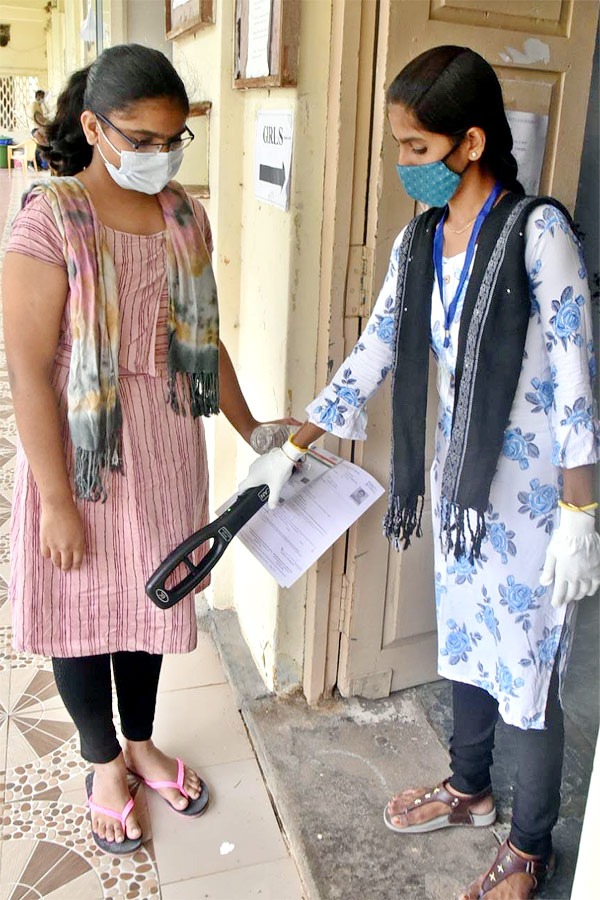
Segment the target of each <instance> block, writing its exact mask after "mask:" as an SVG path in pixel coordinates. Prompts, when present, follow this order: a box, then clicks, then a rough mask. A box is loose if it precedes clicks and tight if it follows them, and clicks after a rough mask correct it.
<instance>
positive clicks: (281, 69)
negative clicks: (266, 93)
mask: <svg viewBox="0 0 600 900" xmlns="http://www.w3.org/2000/svg"><path fill="white" fill-rule="evenodd" d="M299 31H300V0H236V10H235V55H234V72H233V86H234V88H238V89H242V90H245V89H248V88H265V87H269V88H270V87H288V86H293V85H295V84H296V83H297V79H298V46H299Z"/></svg>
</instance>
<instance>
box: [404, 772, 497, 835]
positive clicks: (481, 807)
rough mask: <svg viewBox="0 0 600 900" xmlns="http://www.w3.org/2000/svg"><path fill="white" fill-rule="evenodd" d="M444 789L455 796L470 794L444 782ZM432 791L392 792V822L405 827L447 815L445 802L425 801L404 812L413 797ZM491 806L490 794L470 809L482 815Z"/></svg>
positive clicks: (491, 798)
mask: <svg viewBox="0 0 600 900" xmlns="http://www.w3.org/2000/svg"><path fill="white" fill-rule="evenodd" d="M446 790H447V791H448V793H449V794H452V795H453V796H455V797H469V796H471V795H470V794H461V793H460V791H455V790H454V788H452V787H450V784H448V783H446ZM434 791H435V788H414V789H410V790H406V791H403V792H402V793H401V794H394V796H393V797H392V799H391V800H390V802H389V803H388V812H389V814H390V818H391V822H392V824H393V825H396V826H397V827H398V828H405V827H406V826H407V825H420V824H421V823H422V822H430V821H431V819H435V818H437V816H445V815H447V814H448V813H449V812H450V807H449V806H448V804H446V803H426V804H424V805H423V806H422V807H420V808H419V809H414V810H412V811H411V812H409V813H405V812H404V810H405V809H407V808H408V807H409V806H412V804H413V803H414V801H415V797H418V796H419V794H421V795H423V794H425V795H426V794H433V793H434ZM427 799H429V798H427ZM493 808H494V798H493V797H492V795H491V794H490V795H489V796H488V797H484V798H483V800H479V801H478V802H477V803H474V804H473V806H471V807H470V810H471V812H473V813H475V814H476V815H482V814H485V813H489V812H491V811H492V809H493Z"/></svg>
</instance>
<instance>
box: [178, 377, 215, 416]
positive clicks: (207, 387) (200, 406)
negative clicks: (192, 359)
mask: <svg viewBox="0 0 600 900" xmlns="http://www.w3.org/2000/svg"><path fill="white" fill-rule="evenodd" d="M178 375H179V376H181V381H180V379H179V378H178ZM181 382H183V384H184V385H186V384H187V393H188V398H187V402H185V401H184V402H182V401H181V399H180V395H179V392H178V385H179V384H180V383H181ZM168 400H169V403H170V405H171V408H172V409H173V411H174V412H176V413H177V414H178V415H184V416H185V415H186V410H187V409H189V411H190V413H191V415H192V418H194V419H196V418H198V416H211V415H213V414H216V413H218V412H219V377H218V375H217V373H216V372H200V373H196V372H170V373H169V397H168Z"/></svg>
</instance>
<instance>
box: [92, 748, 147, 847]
mask: <svg viewBox="0 0 600 900" xmlns="http://www.w3.org/2000/svg"><path fill="white" fill-rule="evenodd" d="M92 797H93V800H94V803H97V804H98V806H104V807H105V808H107V809H112V810H114V811H115V812H121V810H122V809H123V808H124V807H125V806H126V804H127V803H128V802H129V799H130V797H131V794H130V792H129V785H128V784H127V769H126V768H125V760H124V759H123V754H122V753H120V754H119V755H118V756H117V758H116V759H113V761H112V762H109V763H103V764H101V765H100V764H97V765H95V766H94V786H93V794H92ZM92 829H93V831H94V832H95V833H96V834H97V835H98V837H99V838H103V840H105V841H111V842H112V841H116V842H117V843H118V844H121V843H123V841H124V840H125V834H124V833H123V829H122V827H121V823H120V822H118V821H117V820H116V819H111V818H110V817H109V816H103V815H102V814H101V813H96V812H92ZM125 829H126V833H127V837H128V838H132V839H134V840H135V839H136V838H139V837H141V836H142V829H141V828H140V825H139V822H138V820H137V817H136V814H135V808H134V809H132V810H131V812H130V813H129V815H128V817H127V820H126V822H125Z"/></svg>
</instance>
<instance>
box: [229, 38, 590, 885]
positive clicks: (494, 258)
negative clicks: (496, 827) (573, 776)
mask: <svg viewBox="0 0 600 900" xmlns="http://www.w3.org/2000/svg"><path fill="white" fill-rule="evenodd" d="M388 114H389V120H390V124H391V128H392V132H393V134H394V137H395V139H396V140H397V142H398V145H399V166H398V170H399V174H400V177H401V179H402V181H403V183H404V185H405V187H406V188H407V190H408V192H409V193H410V194H411V196H413V197H415V199H421V200H423V201H425V202H427V203H428V204H429V205H430V206H432V207H436V206H440V207H443V206H445V205H446V204H447V205H446V206H445V213H444V214H443V215H442V214H441V211H436V210H435V209H431V210H430V211H429V212H427V213H425V214H424V215H423V216H420V217H418V218H417V219H415V220H413V221H412V222H411V223H409V225H408V226H407V227H406V228H405V229H404V230H403V231H402V232H401V233H400V234H399V236H398V238H397V240H396V242H395V243H394V246H393V249H392V254H391V259H390V265H389V269H388V273H387V276H386V279H385V282H384V285H383V288H382V291H381V293H380V295H379V298H378V300H377V302H376V305H375V308H374V310H373V314H372V316H371V317H370V319H369V322H368V324H367V327H366V329H365V331H364V333H363V335H362V337H361V338H360V340H359V341H358V343H357V345H356V346H355V347H354V349H353V351H352V353H351V354H350V356H349V357H348V358H347V359H346V360H345V362H344V363H343V365H342V366H341V367H340V369H339V370H338V372H337V373H336V374H335V375H334V377H333V379H332V381H331V383H330V384H329V385H328V386H327V387H326V388H325V389H324V390H323V391H322V392H321V394H320V395H319V396H318V397H317V398H316V399H315V400H314V401H313V402H312V403H311V404H310V405H309V407H308V408H307V411H308V416H309V421H308V422H307V423H305V425H303V426H302V428H301V429H300V430H299V431H298V433H297V434H296V435H295V436H294V437H293V438H292V439H291V442H290V444H289V445H288V446H284V448H282V449H281V450H277V451H272V452H271V454H269V456H267V457H264V458H262V459H261V460H258V461H256V462H255V463H254V464H253V466H252V469H251V472H250V475H249V477H248V479H247V480H246V482H244V484H243V486H248V485H250V484H252V483H268V484H269V486H270V488H271V493H272V496H271V502H273V503H274V502H276V498H277V495H278V492H279V490H280V486H281V484H283V483H285V481H286V479H287V478H288V477H289V474H290V472H291V469H292V467H293V465H294V463H295V462H297V461H299V460H300V459H301V458H302V455H303V448H305V447H307V446H308V445H309V444H310V443H311V442H312V441H314V440H315V439H316V438H317V437H318V436H319V435H320V434H322V433H323V432H324V431H328V432H331V433H333V434H336V435H338V436H339V437H343V438H350V439H354V440H362V439H365V438H366V430H365V426H366V421H367V417H366V411H365V404H366V402H367V401H368V399H369V397H371V396H372V395H373V394H374V393H375V391H376V390H377V388H378V387H379V386H380V385H381V384H382V382H383V381H384V379H385V378H386V376H387V374H388V373H389V372H390V370H392V371H393V374H394V385H393V390H394V405H393V409H392V420H393V421H392V424H393V428H392V432H393V435H394V445H393V452H392V479H391V485H390V493H391V499H390V506H389V510H388V515H387V517H386V520H385V530H386V534H387V535H388V537H390V538H392V539H393V540H394V542H395V543H396V544H402V543H404V546H405V549H406V547H407V546H408V543H409V542H410V537H411V536H412V535H413V534H415V533H416V534H418V523H419V506H418V502H419V500H420V501H421V503H422V488H421V486H419V485H415V487H414V492H413V496H412V498H411V496H410V494H409V493H405V494H404V498H406V497H408V500H406V499H405V500H404V506H402V502H401V501H402V499H403V495H401V494H399V493H398V491H396V497H394V490H395V489H397V485H398V479H399V475H400V476H402V474H403V467H404V471H406V470H408V471H409V473H410V471H411V463H412V460H410V459H408V460H407V459H403V458H402V453H403V452H404V454H405V455H407V456H409V457H410V456H411V454H418V452H419V446H418V441H416V440H413V441H412V443H411V442H410V441H407V440H405V438H404V435H406V434H409V435H410V436H411V437H412V438H415V435H416V436H417V437H418V436H419V434H421V436H422V440H423V441H424V429H423V427H422V422H421V425H420V428H421V431H420V432H419V431H418V430H417V431H415V429H414V427H413V426H414V422H412V423H411V422H410V421H407V417H408V418H410V411H411V405H410V404H411V401H412V397H411V394H410V389H409V391H408V392H406V391H405V393H404V399H405V405H406V409H404V408H398V407H397V405H396V401H397V397H398V385H400V389H402V380H403V379H405V380H406V381H407V382H408V384H409V386H410V385H412V381H413V380H414V372H413V371H412V369H413V368H415V367H418V365H420V364H421V363H423V361H424V363H425V365H426V363H427V353H426V347H425V348H424V351H425V352H422V351H421V349H420V348H419V347H415V345H414V342H413V343H411V342H410V338H411V336H414V334H417V335H418V336H419V337H422V336H423V334H425V335H426V334H427V332H428V333H429V345H430V347H431V350H432V352H433V354H434V357H435V359H436V362H437V372H438V379H437V384H438V392H439V411H438V425H437V429H436V435H435V457H434V462H433V466H432V469H431V473H430V489H431V499H432V509H433V520H434V543H435V588H436V591H435V593H436V610H437V621H438V638H439V672H440V674H442V675H444V676H446V677H447V678H449V679H451V680H452V681H453V701H454V702H453V706H454V735H453V737H452V741H451V747H450V752H451V764H452V769H453V772H454V774H453V775H452V777H451V778H449V779H446V780H445V781H443V782H442V783H441V784H439V785H437V786H435V787H433V788H428V789H427V788H424V789H417V790H412V789H411V790H406V791H404V792H403V793H402V794H400V795H396V796H395V797H393V798H392V800H391V801H390V802H389V804H388V806H387V807H386V809H385V811H384V818H385V823H386V825H387V826H388V827H389V828H391V829H392V830H394V831H396V832H398V833H404V834H414V833H419V832H426V831H433V830H436V829H438V828H445V827H447V826H451V825H458V824H461V825H470V826H485V825H490V824H491V823H492V822H493V821H494V819H495V807H494V802H493V797H492V792H491V784H490V766H491V763H492V750H493V744H494V728H495V723H496V720H497V716H498V713H500V715H501V716H502V718H503V719H504V720H505V721H506V722H507V723H508V724H509V725H512V726H515V747H516V757H517V759H516V761H517V778H516V784H515V792H514V793H515V799H514V804H513V822H512V828H511V834H510V839H509V841H507V842H505V843H504V844H503V845H502V847H501V848H500V850H499V852H498V855H497V858H496V860H495V861H494V863H493V864H492V866H491V868H490V869H489V870H488V871H487V872H486V873H485V874H484V875H482V876H481V877H480V878H479V879H477V881H476V882H474V883H473V884H472V885H471V886H470V887H469V888H468V890H467V892H466V894H465V895H464V897H465V898H467V900H475V898H478V897H484V896H485V897H486V898H488V900H506V898H509V897H510V898H512V900H521V898H529V897H532V896H533V895H534V893H535V891H536V889H537V886H538V884H539V883H540V882H541V881H542V879H543V878H545V877H547V876H549V875H550V874H551V872H552V869H553V865H554V858H553V854H552V842H551V831H552V828H553V826H554V824H555V822H556V819H557V816H558V808H559V804H560V778H561V769H562V756H563V740H564V729H563V718H562V709H561V706H560V699H559V684H560V679H561V677H562V675H563V673H564V670H565V666H566V663H567V659H568V655H569V650H570V647H571V641H572V634H573V624H574V618H575V604H574V603H573V602H571V601H573V600H576V599H580V598H581V597H583V596H585V595H586V594H588V593H592V592H594V591H595V590H596V589H597V587H598V585H599V584H600V539H599V537H598V535H597V534H596V533H595V530H594V516H593V509H592V508H591V507H593V506H594V504H593V503H591V500H592V496H591V494H592V478H591V466H592V464H594V463H596V462H597V461H598V456H599V446H598V437H599V427H598V421H597V419H596V418H595V414H594V399H593V392H592V381H593V378H594V376H595V361H594V347H593V340H592V328H591V310H590V295H589V289H588V285H587V280H586V270H585V265H584V263H583V258H582V253H581V248H580V246H579V243H578V241H577V238H576V237H575V235H574V233H573V230H572V228H571V225H570V222H569V220H568V218H567V215H568V214H566V213H565V212H564V211H563V210H562V209H561V208H560V204H557V203H556V202H555V201H552V200H550V199H548V202H540V201H534V200H527V199H525V198H523V189H522V187H521V185H520V184H519V182H518V181H517V177H516V172H517V166H516V163H515V160H514V158H513V157H512V154H511V147H512V139H511V136H510V130H509V128H508V123H507V121H506V117H505V113H504V109H503V104H502V94H501V90H500V86H499V84H498V80H497V78H496V75H495V73H494V72H493V69H492V68H491V67H490V66H489V65H488V64H487V63H486V62H485V61H484V60H483V59H482V58H481V57H480V56H478V54H475V53H473V51H470V50H468V49H466V48H461V47H438V48H435V49H433V50H430V51H427V52H426V53H424V54H422V55H421V56H420V57H417V59H415V60H413V62H412V63H410V64H409V65H408V66H407V67H406V68H405V69H404V70H403V71H402V72H401V73H400V75H399V76H398V77H397V79H396V80H395V81H394V83H393V84H392V85H391V87H390V89H389V91H388ZM421 167H422V168H421ZM449 184H452V185H453V186H452V187H451V188H448V185H449ZM411 185H413V186H416V187H415V188H414V190H412V189H411ZM444 185H445V187H444ZM419 186H420V187H419ZM440 186H441V187H440ZM444 190H445V191H446V192H447V193H446V199H443V200H441V201H440V202H436V199H435V198H436V197H437V196H440V194H443V192H444ZM484 201H485V203H484ZM482 204H483V206H482ZM478 211H480V212H479V214H478ZM482 216H483V224H481V217H482ZM492 222H493V224H492ZM503 223H504V224H503ZM477 229H480V231H478V230H477ZM433 232H435V234H436V235H438V234H440V236H441V235H443V257H442V258H441V259H440V258H439V257H438V256H437V255H436V249H437V252H439V256H440V257H441V256H442V253H441V244H439V243H438V242H437V239H434V236H433ZM472 233H475V235H476V236H475V237H474V238H473V239H472V240H471V234H472ZM477 235H479V237H477ZM496 235H497V236H496ZM511 241H512V243H511ZM467 242H468V243H467ZM494 242H495V243H494ZM432 247H433V249H434V262H437V263H438V265H439V275H438V276H437V277H436V272H437V271H438V269H437V267H436V266H435V265H434V264H433V263H432V260H431V254H432ZM424 248H426V251H425V249H424ZM469 250H471V251H473V253H474V255H473V256H472V257H471V262H470V264H469V263H468V262H467V261H466V253H468V252H469ZM486 254H487V255H486ZM482 267H485V268H483V269H482ZM411 272H415V273H416V275H412V282H411V280H410V279H411ZM423 272H425V273H427V277H428V278H429V279H430V280H429V281H427V280H423V279H422V278H421V279H420V277H419V276H421V275H422V274H423ZM475 272H477V273H478V274H477V275H475V274H474V273H475ZM514 273H518V278H517V277H516V275H514ZM461 276H462V278H463V286H462V288H460V289H459V282H460V280H461ZM492 276H493V277H492ZM513 276H514V277H513ZM465 279H466V280H465ZM477 279H480V280H479V281H478V280H477ZM511 279H513V280H511ZM439 284H441V291H440V287H439ZM513 284H518V286H519V291H515V290H514V288H513V287H512V286H511V285H513ZM407 285H410V288H411V290H410V291H409V290H408V288H407ZM411 291H412V292H411ZM511 292H512V293H511ZM474 297H475V298H476V300H475V302H473V298H474ZM490 297H491V298H492V299H491V300H490ZM428 303H430V304H431V306H430V310H431V312H430V316H429V321H427V320H424V319H423V315H424V314H422V315H421V320H422V321H425V326H424V327H425V331H424V332H423V331H419V327H420V322H419V312H418V308H419V307H421V308H423V307H425V308H427V307H426V304H428ZM469 303H470V305H469ZM486 304H487V305H486ZM453 306H454V307H455V314H454V318H453V319H452V316H451V310H452V308H453ZM415 309H417V312H416V313H415V311H414V310H415ZM467 309H468V310H469V312H468V313H467V312H465V310H467ZM481 311H483V312H484V313H485V316H483V315H482V316H481V318H480V319H477V316H478V315H480V313H481ZM469 316H470V317H471V318H469ZM486 316H487V317H488V318H487V319H486ZM511 316H512V317H513V319H512V320H511V318H510V317H511ZM488 320H489V321H490V322H491V324H490V325H489V329H491V331H490V330H488V331H487V335H488V338H489V335H490V334H491V335H492V339H491V341H490V340H489V339H488V342H487V344H486V343H485V341H486V328H487V327H488ZM501 321H504V322H506V321H508V323H509V327H508V328H507V329H506V330H505V331H502V330H498V329H496V328H495V323H496V322H501ZM415 322H416V326H415ZM511 325H513V326H514V327H510V326H511ZM410 326H412V331H410V330H409V331H408V339H404V343H403V344H401V339H402V329H403V330H404V334H406V328H407V327H410ZM417 326H418V327H417ZM517 332H519V334H520V336H521V339H522V342H521V343H520V344H519V343H517V344H515V335H516V334H517ZM472 335H474V336H475V337H476V338H477V341H478V342H479V343H477V341H476V342H475V343H473V342H471V343H470V340H471V336H472ZM425 340H426V338H425ZM400 346H402V347H403V348H404V354H405V356H404V357H402V356H401V354H400V351H399V347H400ZM515 346H517V348H518V350H519V354H518V356H516V355H515V353H516V351H515ZM521 347H522V350H521ZM484 350H485V352H484ZM510 354H512V355H510ZM482 359H483V360H484V362H481V360H482ZM506 359H510V360H511V361H512V359H516V365H515V366H514V367H512V368H511V366H512V362H511V365H508V366H507V364H506ZM479 366H481V367H482V369H483V371H482V372H481V373H480V372H479V371H478V367H479ZM486 366H489V369H488V368H486ZM469 367H470V368H469ZM519 369H520V374H519ZM473 371H476V372H477V374H481V378H482V379H483V381H486V380H487V381H488V382H489V383H490V385H491V388H492V391H491V393H490V396H493V388H494V387H495V380H496V379H502V380H499V381H498V383H499V384H501V385H502V387H504V385H505V384H508V383H510V379H511V378H512V384H513V386H512V388H511V389H510V391H508V390H505V391H500V392H499V394H498V392H496V400H497V403H498V406H499V408H503V407H502V404H504V406H505V407H506V414H504V412H503V413H502V414H501V415H499V414H498V413H497V410H496V409H494V408H492V407H490V408H489V410H488V409H486V407H485V405H483V404H480V405H479V406H477V404H476V402H475V398H476V397H477V391H478V389H479V388H478V386H479V385H480V383H481V381H478V379H477V377H474V378H473V377H472V372H473ZM469 378H470V379H471V380H469ZM424 379H425V381H424V383H425V385H426V375H425V376H424ZM416 383H417V385H418V386H419V387H421V386H422V384H423V381H417V382H416ZM465 383H466V384H467V393H466V402H465V401H464V397H465V389H464V385H465ZM468 390H471V391H472V394H471V396H469V394H468ZM421 393H422V392H421ZM485 395H486V394H485V388H484V389H483V393H481V390H480V393H479V397H481V396H485ZM465 409H466V410H467V416H466V420H467V426H468V430H467V431H466V434H467V438H466V440H465V441H464V442H463V443H462V444H461V443H460V441H461V433H462V432H461V431H460V430H459V429H460V426H461V424H462V422H463V420H464V419H465ZM406 410H408V412H407V411H406ZM488 412H489V414H490V415H489V421H488V419H487V416H486V414H487V413H488ZM494 414H496V419H495V422H496V424H497V423H498V422H500V428H499V431H498V440H497V442H496V441H495V440H494V441H493V442H492V451H493V452H492V453H491V455H490V454H489V453H488V454H487V455H486V454H482V456H481V458H480V459H479V458H478V457H477V454H473V451H472V450H471V469H470V470H469V471H470V476H471V480H472V483H473V484H474V485H475V484H479V482H480V481H481V479H480V478H479V476H480V472H479V471H478V470H479V469H481V470H484V469H485V467H486V466H489V467H490V468H489V482H488V484H489V488H488V491H487V493H486V499H485V504H484V505H483V508H482V509H479V508H478V507H477V506H474V505H470V504H466V505H464V508H461V505H460V489H461V487H463V486H461V485H460V484H459V490H457V491H456V492H455V493H454V494H451V495H450V496H449V495H448V485H449V484H450V486H451V487H452V484H451V479H448V472H450V474H452V472H453V470H454V469H453V467H455V466H456V462H455V460H456V459H458V460H459V465H461V466H462V469H461V474H462V473H463V472H464V471H466V464H465V460H466V459H467V458H468V454H469V450H470V446H472V447H480V446H482V447H484V448H485V449H486V450H488V451H489V447H490V445H489V443H488V444H487V445H486V440H485V438H486V433H487V432H489V430H490V429H491V428H492V422H493V421H494ZM478 416H479V418H477V417H478ZM422 421H424V415H423V420H422ZM398 422H400V423H401V425H402V427H401V428H398V427H396V426H397V424H398ZM411 428H412V430H411ZM457 430H458V438H457V435H456V433H457ZM397 438H399V440H400V442H401V443H400V448H401V449H400V450H399V449H398V447H397V446H396V443H397V441H396V439H397ZM402 441H403V442H404V443H402ZM471 442H472V444H471ZM415 448H416V449H415ZM457 448H458V450H459V451H460V453H458V455H457ZM421 450H422V448H421ZM461 453H462V456H461V455H460V454H461ZM473 455H475V465H473V462H472V460H473ZM490 460H491V466H490ZM413 468H414V467H413ZM468 487H469V486H468V485H467V488H468ZM467 494H468V491H467ZM463 497H464V493H463ZM415 498H417V499H416V501H415ZM561 498H562V499H561ZM411 502H412V504H413V505H412V506H411ZM560 503H564V504H565V506H564V508H562V509H560V516H559V504H560ZM553 536H554V537H553ZM463 548H464V549H463ZM450 551H453V552H450ZM407 552H410V550H408V551H407ZM553 582H554V588H552V587H551V585H552V583H553Z"/></svg>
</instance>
